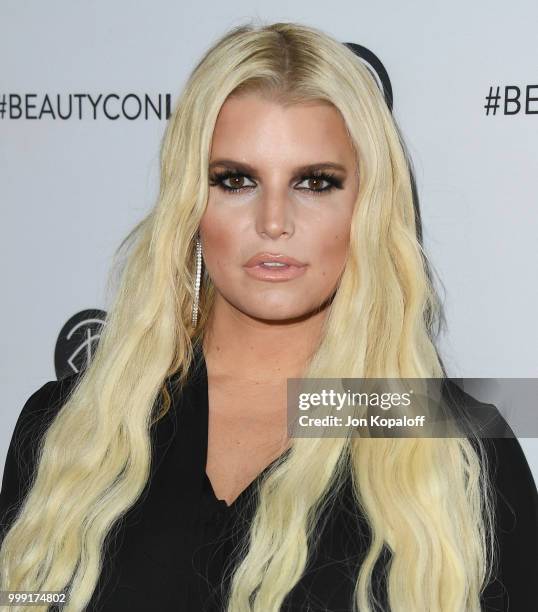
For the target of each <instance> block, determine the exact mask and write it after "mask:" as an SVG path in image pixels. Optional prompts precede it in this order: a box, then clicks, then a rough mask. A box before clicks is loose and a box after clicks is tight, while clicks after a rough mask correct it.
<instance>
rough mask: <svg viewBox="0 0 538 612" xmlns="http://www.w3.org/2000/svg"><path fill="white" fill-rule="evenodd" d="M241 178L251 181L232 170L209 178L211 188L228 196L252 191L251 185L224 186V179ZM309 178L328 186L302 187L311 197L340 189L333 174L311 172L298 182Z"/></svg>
mask: <svg viewBox="0 0 538 612" xmlns="http://www.w3.org/2000/svg"><path fill="white" fill-rule="evenodd" d="M241 176H242V177H245V178H248V179H250V180H252V179H251V177H250V176H248V174H243V173H242V172H234V171H233V170H224V171H222V172H215V173H214V174H213V176H212V177H211V183H210V184H211V186H217V187H219V188H220V189H222V190H223V191H226V192H228V193H230V194H233V193H238V192H240V191H243V190H244V189H252V188H253V187H252V185H247V186H245V187H228V186H227V185H224V181H225V180H226V179H229V178H237V177H241ZM311 178H316V179H322V180H324V181H327V182H328V183H329V185H328V186H327V187H323V188H322V189H308V188H306V189H305V188H304V187H302V188H301V190H302V191H310V192H312V194H313V195H322V194H324V193H329V192H330V191H333V189H335V188H337V189H342V180H341V179H339V178H338V177H337V176H335V175H334V174H331V173H330V172H324V171H319V170H318V171H314V172H311V173H310V174H305V175H303V176H302V177H301V178H300V180H299V182H300V183H302V182H303V181H305V180H307V179H311Z"/></svg>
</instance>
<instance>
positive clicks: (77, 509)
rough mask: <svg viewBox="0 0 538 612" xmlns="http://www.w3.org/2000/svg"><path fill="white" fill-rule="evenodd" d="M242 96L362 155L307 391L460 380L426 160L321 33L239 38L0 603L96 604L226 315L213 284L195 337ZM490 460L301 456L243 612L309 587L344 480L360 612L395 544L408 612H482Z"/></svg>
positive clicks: (140, 230) (1, 564)
mask: <svg viewBox="0 0 538 612" xmlns="http://www.w3.org/2000/svg"><path fill="white" fill-rule="evenodd" d="M246 91H254V92H257V93H259V94H260V95H265V96H268V97H270V98H271V99H273V100H277V101H278V102H280V103H282V104H296V103H301V102H304V101H310V100H316V101H325V102H327V103H330V104H333V105H334V106H335V107H336V108H337V109H338V111H339V112H340V113H341V115H342V117H343V119H344V122H345V125H346V127H347V130H348V133H349V137H350V139H351V141H352V143H353V145H354V146H355V148H356V152H357V159H358V172H359V176H360V188H359V193H358V197H357V201H356V204H355V209H354V213H353V218H352V222H351V227H350V247H349V257H348V261H347V264H346V267H345V269H344V272H343V274H342V276H341V279H340V282H339V285H338V288H337V291H336V294H335V295H334V299H333V300H332V303H331V304H330V306H329V310H328V313H327V317H326V320H325V325H324V329H323V334H322V337H321V340H320V342H319V346H318V347H317V350H316V352H315V353H314V355H313V357H312V359H311V361H310V362H309V364H308V368H307V370H306V371H305V374H304V375H305V376H306V377H319V378H323V377H335V378H338V377H349V378H354V377H409V378H414V377H418V378H428V377H433V378H442V377H443V376H444V375H445V374H444V369H443V367H442V364H441V362H440V359H439V357H438V354H437V351H436V349H435V346H434V344H433V337H432V335H433V333H432V330H433V324H434V322H435V321H436V320H438V317H439V313H440V312H441V307H440V301H439V298H438V297H437V295H436V293H435V291H434V288H433V285H432V282H431V280H430V277H429V273H428V264H427V260H426V256H425V253H424V251H423V248H422V245H421V241H420V240H419V238H418V228H417V219H416V213H415V208H414V203H413V190H412V178H411V177H412V173H411V172H410V168H411V162H410V160H409V156H408V155H407V153H406V149H405V146H404V143H403V139H402V138H401V135H400V132H399V130H398V128H397V126H396V123H395V120H394V118H393V116H392V115H391V112H390V110H389V109H388V107H387V105H386V103H385V100H384V98H383V95H382V93H381V91H380V89H379V88H378V86H377V84H376V82H375V80H374V78H373V77H372V75H371V74H370V73H369V71H368V69H367V68H366V67H365V66H364V65H363V63H362V62H361V61H360V59H359V58H358V57H357V56H356V55H355V54H354V53H353V52H352V51H351V49H349V48H348V47H347V46H345V45H343V44H341V43H340V42H338V41H336V40H334V39H333V38H331V37H330V36H328V35H327V34H325V33H323V32H321V31H320V30H317V29H315V28H312V27H306V26H303V25H299V24H295V23H274V24H270V25H260V26H255V25H253V24H252V23H248V24H245V25H241V26H240V27H236V28H233V29H231V30H229V31H228V32H227V33H226V34H225V35H224V36H223V37H222V38H221V39H220V40H218V41H217V42H216V43H215V44H214V45H213V46H212V47H211V48H210V49H209V50H208V51H207V53H206V54H205V55H204V56H203V58H202V59H201V61H200V62H199V63H198V64H197V65H196V67H195V68H194V70H193V71H192V73H191V75H190V78H189V79H188V82H187V83H186V86H185V87H184V90H183V91H182V93H181V95H180V97H179V100H178V101H177V104H176V106H175V108H174V111H173V114H172V116H171V118H170V120H169V123H168V126H167V129H166V132H165V135H164V139H163V142H162V148H161V179H160V190H159V195H158V199H157V202H156V205H155V207H154V208H153V209H152V210H151V211H150V212H149V214H148V215H147V216H146V217H145V218H144V219H143V220H142V221H141V222H140V223H139V224H138V225H137V226H136V227H135V228H134V229H133V230H132V232H131V233H130V234H129V235H128V236H127V238H126V239H125V240H124V242H123V243H122V246H123V245H125V244H129V245H130V250H129V254H128V257H127V258H126V261H125V265H124V266H123V268H122V272H121V275H120V278H119V281H118V287H117V291H116V293H115V296H114V300H113V302H112V304H111V306H110V308H109V309H108V316H107V320H106V326H105V328H104V330H103V333H102V336H101V338H100V342H99V345H98V347H97V350H96V353H95V355H94V357H93V360H92V362H91V364H89V366H88V368H87V370H86V371H85V373H84V376H82V377H81V378H80V380H79V381H78V383H77V385H76V386H75V388H74V389H73V392H72V394H71V395H70V396H69V398H68V399H67V401H66V402H65V404H64V405H63V407H62V409H61V411H60V412H59V413H58V415H57V416H56V418H55V419H54V421H53V422H52V424H51V426H50V428H49V429H48V430H47V432H46V434H45V436H44V438H43V443H42V445H41V447H40V449H39V462H38V467H37V473H36V477H35V481H34V482H33V484H32V486H31V488H30V490H29V493H28V495H27V496H26V498H25V500H24V503H23V505H22V507H21V509H20V512H19V514H18V515H17V517H16V520H15V521H14V523H13V524H12V526H11V528H10V530H9V531H8V533H7V535H6V537H5V540H4V542H3V546H2V549H1V551H0V580H1V589H4V590H8V589H9V590H63V589H66V588H67V587H68V593H69V596H70V602H69V604H68V605H67V607H66V608H65V610H67V612H73V611H77V612H78V611H80V610H83V609H84V607H85V605H86V604H87V603H88V601H89V599H90V597H91V596H92V593H93V591H94V589H95V586H96V584H97V580H98V578H99V575H100V571H101V569H102V561H103V560H102V555H103V552H104V545H103V544H104V541H105V537H106V535H107V533H108V532H109V531H110V530H111V529H112V527H113V526H114V525H115V524H116V522H117V521H118V520H119V519H120V518H121V517H122V516H123V515H124V514H125V513H126V512H127V511H128V509H129V508H130V507H131V506H132V505H133V504H134V503H135V502H136V500H137V499H138V497H139V496H140V494H141V492H142V491H143V489H144V486H145V484H146V482H147V480H148V475H149V470H150V461H151V444H150V434H149V432H150V427H151V425H152V424H153V423H154V422H155V421H156V420H158V418H159V417H160V416H161V415H162V414H163V412H164V411H166V410H167V409H168V407H169V396H168V397H164V400H165V401H164V402H163V403H162V404H159V402H157V400H158V399H159V397H161V395H160V394H161V393H162V392H163V381H164V380H165V378H166V377H168V376H170V375H172V374H173V373H179V375H180V376H179V379H178V380H179V383H180V384H183V383H184V382H185V380H186V377H187V375H188V372H189V368H190V366H191V363H192V361H193V358H194V353H193V347H195V346H196V345H197V344H200V342H201V339H202V338H203V335H204V331H205V328H206V325H207V321H208V316H209V313H210V311H211V307H212V304H213V300H214V297H215V290H214V286H213V285H212V283H211V279H210V278H209V277H208V276H207V274H205V275H204V277H203V282H202V290H201V296H200V309H201V315H200V319H199V323H198V326H197V328H196V330H195V331H193V330H192V329H191V326H190V319H191V308H192V302H193V295H194V289H193V287H194V275H195V271H194V238H195V235H196V232H197V228H198V225H199V222H200V219H201V217H202V214H203V212H204V208H205V205H206V202H207V198H208V156H209V151H210V145H211V139H212V133H213V129H214V125H215V122H216V119H217V115H218V112H219V109H220V108H221V106H222V104H223V103H224V102H225V100H226V99H227V97H228V96H230V95H232V94H234V95H240V94H241V93H244V92H246ZM158 405H161V407H162V410H161V413H160V414H155V411H154V406H158ZM480 448H481V447H480V444H479V445H478V449H480ZM480 459H481V456H480V455H479V454H478V453H477V450H476V449H475V448H474V447H473V445H472V444H471V443H470V441H469V440H468V439H466V438H464V437H461V438H446V439H431V438H377V439H368V438H318V439H312V438H311V439H305V438H296V439H294V440H293V443H292V446H291V449H290V452H289V453H287V454H286V456H285V457H284V456H283V457H282V460H281V461H278V462H277V463H275V465H274V466H272V468H271V469H270V470H269V471H268V472H267V474H266V475H265V477H264V479H263V481H262V482H261V483H260V487H259V499H258V502H257V506H256V509H255V513H254V518H253V521H252V523H251V525H250V529H249V533H248V542H247V541H245V542H246V543H245V549H244V551H243V552H244V554H243V556H242V559H241V561H240V562H239V563H238V564H237V566H236V567H235V568H234V571H233V576H232V580H231V582H230V590H229V600H228V602H227V610H228V612H243V611H253V612H254V611H255V612H268V611H273V610H275V611H276V610H279V609H280V606H281V605H282V603H283V601H284V599H285V598H286V595H287V594H288V593H289V592H290V591H291V589H292V588H293V587H294V585H295V584H297V582H298V581H299V579H300V578H301V575H302V574H303V572H304V570H305V567H306V562H307V560H308V555H309V542H311V541H312V540H311V539H312V538H315V536H316V521H317V519H318V517H319V516H320V512H321V508H322V506H323V504H324V503H326V500H327V496H328V495H329V497H330V495H331V491H333V490H335V489H336V486H337V483H339V482H342V479H343V477H344V476H345V475H346V474H349V475H351V476H352V482H353V495H354V499H355V502H356V506H357V517H358V515H359V510H360V512H362V513H363V514H364V516H366V518H367V519H368V523H369V525H370V527H371V533H372V539H371V543H370V546H369V549H368V553H367V555H366V557H365V559H364V561H363V563H362V564H361V566H360V570H359V571H358V575H357V581H356V590H355V594H354V605H356V606H357V608H358V609H360V610H361V611H362V612H370V611H372V610H374V609H376V602H375V598H374V595H373V591H372V584H371V583H372V570H373V567H374V565H375V563H376V560H377V559H378V558H379V556H380V553H381V551H382V548H383V546H386V547H387V548H388V549H389V550H390V552H391V553H392V559H391V562H390V567H389V568H387V571H388V573H387V592H388V600H389V603H390V606H391V609H392V610H393V611H394V612H409V611H410V610H417V611H418V610H420V611H426V610H429V611H433V610H435V611H440V612H454V611H461V610H466V611H467V610H469V611H472V612H479V610H480V602H479V597H480V593H481V590H482V589H483V588H484V586H485V584H486V583H487V580H488V579H489V577H490V572H491V569H492V565H491V564H492V562H493V558H494V557H493V552H494V550H493V546H492V542H493V541H490V538H493V535H492V534H493V529H492V525H493V504H492V502H491V499H492V498H491V491H490V486H491V484H490V482H489V479H488V477H487V470H486V469H485V467H484V466H483V465H482V464H481V461H480ZM432 483H434V485H433V486H432ZM15 609H18V608H15ZM37 609H38V610H43V609H46V608H45V607H39V606H38V607H37Z"/></svg>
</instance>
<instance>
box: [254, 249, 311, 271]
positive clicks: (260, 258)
mask: <svg viewBox="0 0 538 612" xmlns="http://www.w3.org/2000/svg"><path fill="white" fill-rule="evenodd" d="M266 262H278V263H283V264H286V265H288V266H295V267H297V268H302V267H304V266H305V265H306V264H305V263H303V262H302V261H299V260H297V259H295V258H293V257H288V256H287V255H282V254H281V253H256V255H254V256H253V257H251V258H250V259H249V260H248V261H247V263H246V264H245V267H246V268H254V267H255V266H259V265H260V264H262V263H266Z"/></svg>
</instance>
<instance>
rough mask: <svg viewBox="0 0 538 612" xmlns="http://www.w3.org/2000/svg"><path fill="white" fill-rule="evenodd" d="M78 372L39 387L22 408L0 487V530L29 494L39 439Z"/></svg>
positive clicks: (61, 403) (12, 437) (65, 396)
mask: <svg viewBox="0 0 538 612" xmlns="http://www.w3.org/2000/svg"><path fill="white" fill-rule="evenodd" d="M77 379H78V375H77V374H73V375H71V376H67V377H66V378H63V379H61V380H50V381H48V382H46V383H45V384H43V385H42V386H41V387H39V388H38V389H36V390H35V391H34V392H33V393H32V394H31V395H30V396H29V397H28V399H27V400H26V402H25V403H24V405H23V407H22V409H21V410H20V412H19V415H18V417H17V421H16V423H15V427H14V429H13V433H12V435H11V441H10V444H9V447H8V451H7V454H6V459H5V463H4V473H3V476H2V488H1V490H0V533H2V531H3V530H4V529H5V527H6V525H7V523H8V522H10V519H11V518H13V513H14V512H15V510H16V509H17V507H18V505H19V503H20V502H21V501H22V499H23V497H24V496H25V495H26V493H27V491H28V489H29V485H30V483H31V480H32V477H33V475H34V468H35V464H36V457H37V451H38V445H39V442H40V440H41V438H42V436H43V434H44V433H45V431H46V430H47V428H48V427H49V425H50V424H51V423H52V421H53V419H54V417H55V416H56V415H57V414H58V412H59V410H60V408H61V407H62V405H63V403H64V401H65V399H66V398H67V396H68V394H69V391H70V390H71V389H72V388H73V386H74V383H75V382H76V380H77Z"/></svg>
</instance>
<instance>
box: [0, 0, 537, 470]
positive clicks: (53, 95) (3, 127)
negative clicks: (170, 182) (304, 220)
mask: <svg viewBox="0 0 538 612" xmlns="http://www.w3.org/2000/svg"><path fill="white" fill-rule="evenodd" d="M252 21H254V22H255V23H259V24H262V23H270V22H274V21H294V22H299V23H304V24H305V25H311V26H315V27H317V28H320V29H323V30H324V31H326V32H327V33H329V34H330V35H332V36H334V37H335V38H337V39H338V40H341V41H342V42H343V43H346V44H347V45H348V46H349V47H350V48H351V49H353V51H354V52H355V53H356V54H357V55H358V56H359V57H361V59H362V61H363V62H364V63H365V64H366V65H367V67H368V68H369V69H370V70H371V72H372V74H373V75H374V76H375V78H376V80H377V83H378V85H379V87H380V88H381V89H382V91H383V93H384V95H385V98H386V100H387V104H388V105H389V107H390V108H391V110H392V112H393V115H394V117H395V119H396V121H397V122H398V125H399V126H400V129H401V132H402V135H403V137H404V139H405V141H406V144H407V147H408V150H409V153H410V155H411V157H412V159H413V164H414V170H415V180H416V189H417V195H418V199H419V202H420V211H421V216H422V226H423V240H424V247H425V250H426V253H427V254H428V256H429V258H430V261H431V264H432V268H433V270H434V273H435V277H436V285H437V288H438V290H439V292H440V294H441V298H442V300H443V303H444V308H445V318H446V324H445V327H444V329H443V331H442V334H441V336H440V339H439V350H440V352H441V355H442V358H443V360H444V363H445V365H446V367H447V369H448V373H449V375H450V376H454V377H476V378H484V379H486V378H503V379H511V380H513V379H517V378H525V379H536V378H538V356H537V351H538V323H537V320H536V319H537V314H536V313H537V312H538V289H537V278H538V196H537V188H536V186H537V181H538V51H537V50H536V28H535V24H536V23H537V22H538V5H537V4H536V3H535V2H531V1H530V0H529V1H527V2H519V3H516V4H515V5H509V4H507V3H505V2H488V3H486V2H478V3H475V4H469V3H464V2H463V1H462V0H457V1H455V2H451V3H446V4H445V5H442V6H441V5H438V4H437V3H435V4H432V3H431V2H428V1H427V0H420V1H417V2H414V3H412V4H411V5H409V4H406V5H402V4H401V3H399V2H396V0H394V1H392V2H388V1H383V0H381V1H380V2H376V3H367V2H356V1H352V0H349V1H347V2H338V1H337V2H332V3H331V4H330V5H323V4H322V3H319V4H318V5H315V6H312V3H310V2H306V1H301V2H295V3H293V4H292V5H289V4H286V3H285V2H278V1H277V2H271V3H269V4H268V3H262V2H248V3H247V2H239V1H233V0H232V1H231V2H229V3H227V4H226V5H223V4H218V3H200V4H196V5H187V4H186V3H181V2H172V1H169V2H164V1H153V2H151V3H150V2H145V3H144V2H142V3H136V5H134V4H132V3H129V2H126V1H124V0H123V1H120V2H104V1H102V0H101V1H95V2H82V1H74V2H73V1H72V2H67V1H64V2H54V1H53V2H47V3H45V4H43V3H39V2H37V1H33V2H22V3H21V2H15V1H5V0H4V1H0V162H1V163H0V201H1V205H2V241H1V244H2V257H1V262H2V284H3V292H2V296H3V299H2V310H3V321H4V326H3V333H2V339H3V342H2V352H1V359H2V368H1V383H2V397H3V406H2V410H1V413H0V423H1V424H0V464H1V466H2V467H3V465H4V459H5V453H6V452H7V447H8V444H9V440H10V438H11V433H12V430H13V427H14V425H15V422H16V419H17V416H18V414H19V412H20V410H21V409H22V406H23V404H24V402H25V400H26V399H27V398H28V397H29V396H30V395H31V393H32V392H33V391H35V390H36V389H37V388H38V387H40V386H41V385H43V384H44V383H45V382H46V381H48V380H54V379H56V378H62V377H64V376H66V375H69V374H72V373H74V372H78V371H80V370H81V369H83V368H84V367H85V365H86V364H87V363H88V361H89V360H90V359H91V355H92V352H93V350H94V349H95V346H96V343H97V342H98V341H99V335H100V332H101V329H102V326H103V322H104V317H105V315H106V290H105V289H106V288H105V283H106V280H107V274H108V271H109V269H110V266H111V263H112V256H113V253H114V251H115V249H116V248H117V247H118V245H119V243H120V242H121V240H122V239H123V238H124V237H125V236H126V234H127V233H128V232H129V230H130V229H132V227H133V226H134V225H135V224H136V223H137V222H138V221H139V220H140V219H141V218H142V217H143V216H144V215H145V213H146V212H147V210H148V209H149V208H150V207H151V206H152V205H153V204H154V202H155V200H156V197H157V191H158V180H159V165H158V159H159V146H160V143H161V138H162V135H163V132H164V129H165V126H166V122H167V120H168V117H169V116H170V113H171V110H172V108H173V106H174V102H175V101H176V99H177V97H178V95H179V93H180V92H181V89H182V86H183V84H184V83H185V80H186V78H187V76H188V74H189V72H190V71H191V70H192V68H193V67H194V65H195V64H196V63H197V61H198V60H199V59H200V57H201V55H202V54H203V53H204V52H205V51H206V50H207V48H208V47H209V46H210V45H211V44H212V43H213V42H214V41H215V40H216V39H217V38H219V37H220V36H221V35H222V34H223V33H224V32H225V31H226V30H228V29H229V28H231V27H233V26H236V25H239V24H241V23H245V22H252ZM529 388H531V387H529ZM532 388H534V389H536V385H534V386H533V387H532ZM526 418H527V419H530V421H527V422H529V423H531V424H534V428H533V427H532V426H529V429H528V432H526V430H525V427H526V426H522V427H520V429H519V430H518V431H517V434H518V436H519V435H521V436H522V437H521V444H522V446H523V448H524V450H525V452H526V455H527V458H528V461H529V464H530V465H531V469H532V470H533V473H534V476H535V479H537V480H538V439H537V434H536V429H537V427H536V425H537V422H538V416H536V417H533V415H532V414H529V413H527V414H526ZM533 418H534V421H533ZM1 469H2V468H0V470H1Z"/></svg>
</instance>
